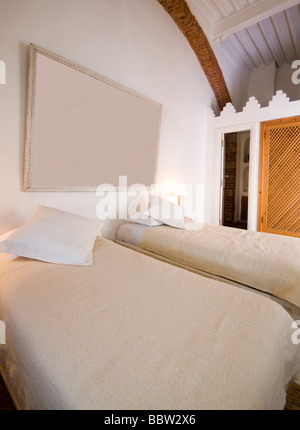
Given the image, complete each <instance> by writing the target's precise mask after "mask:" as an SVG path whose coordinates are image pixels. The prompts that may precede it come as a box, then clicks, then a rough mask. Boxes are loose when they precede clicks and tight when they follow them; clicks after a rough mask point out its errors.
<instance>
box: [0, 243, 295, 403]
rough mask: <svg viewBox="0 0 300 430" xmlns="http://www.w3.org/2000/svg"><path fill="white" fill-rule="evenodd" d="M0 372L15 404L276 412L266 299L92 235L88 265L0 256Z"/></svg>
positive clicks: (279, 395)
mask: <svg viewBox="0 0 300 430" xmlns="http://www.w3.org/2000/svg"><path fill="white" fill-rule="evenodd" d="M0 320H2V321H4V322H5V323H6V329H7V333H6V334H7V339H6V345H0V368H1V370H2V372H3V373H4V376H5V377H6V379H7V380H8V381H9V384H10V387H11V388H12V391H13V394H14V397H15V398H16V399H17V402H18V404H19V407H20V408H22V409H104V410H115V409H116V410H120V409H133V410H140V409H141V410H145V409H146V410H157V409H158V410H172V409H174V410H197V409H282V408H283V407H284V405H285V390H284V387H285V386H286V385H287V383H288V382H289V381H290V379H291V378H292V376H293V375H294V374H295V373H296V372H297V371H298V370H300V357H299V345H298V346H297V345H295V344H294V343H293V342H292V336H293V334H294V332H295V330H294V329H293V328H292V319H291V317H290V316H289V315H288V313H287V312H286V311H285V310H284V309H283V308H282V307H281V306H279V305H278V304H277V303H274V302H273V301H271V300H269V299H267V298H265V297H261V296H259V295H257V294H253V293H251V292H248V291H244V290H242V289H239V288H236V287H233V286H230V285H224V284H222V283H221V282H216V281H213V280H210V279H207V278H204V277H202V276H199V275H196V274H193V273H190V272H187V271H186V270H182V269H179V268H177V267H173V266H171V265H169V264H165V263H163V262H160V261H158V260H154V259H152V258H149V257H147V256H145V255H142V254H140V253H137V252H134V251H132V250H129V249H126V248H125V247H122V246H119V245H117V244H115V243H113V242H111V241H109V240H106V239H101V238H98V239H97V241H96V244H95V248H94V264H93V265H92V266H88V267H74V266H73V267H71V266H59V265H53V264H48V263H42V262H38V261H33V260H26V259H17V260H14V261H10V260H5V261H3V262H2V263H0Z"/></svg>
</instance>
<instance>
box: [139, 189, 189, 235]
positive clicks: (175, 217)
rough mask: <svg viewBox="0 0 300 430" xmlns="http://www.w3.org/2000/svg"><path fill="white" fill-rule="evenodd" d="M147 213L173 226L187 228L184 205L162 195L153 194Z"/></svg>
mask: <svg viewBox="0 0 300 430" xmlns="http://www.w3.org/2000/svg"><path fill="white" fill-rule="evenodd" d="M146 214H147V215H148V216H151V217H152V218H154V219H156V220H159V221H161V222H162V223H163V224H166V225H169V226H171V227H175V228H185V225H184V212H183V208H182V206H179V205H176V204H175V203H172V202H170V201H169V200H167V199H164V198H162V197H160V196H157V195H153V194H152V195H151V200H150V207H149V209H148V210H147V211H146Z"/></svg>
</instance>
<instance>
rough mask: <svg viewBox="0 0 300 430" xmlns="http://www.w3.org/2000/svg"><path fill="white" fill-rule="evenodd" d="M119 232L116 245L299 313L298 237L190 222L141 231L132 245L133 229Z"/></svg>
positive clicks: (299, 246) (299, 252) (134, 228)
mask: <svg viewBox="0 0 300 430" xmlns="http://www.w3.org/2000/svg"><path fill="white" fill-rule="evenodd" d="M121 227H122V229H119V232H118V238H120V240H124V241H126V240H127V241H128V242H127V243H129V241H130V239H131V243H132V244H134V245H135V246H138V247H140V248H141V249H143V250H147V251H149V252H151V253H153V254H156V255H160V256H163V257H166V258H168V259H169V260H171V261H175V262H178V263H181V264H183V265H186V266H187V267H193V268H195V269H199V270H202V271H204V272H206V273H211V274H214V275H218V276H221V277H223V278H227V279H230V280H232V281H236V282H239V283H241V284H244V285H247V286H250V287H253V288H256V289H258V290H260V291H264V292H266V293H269V294H272V295H273V296H275V297H278V298H280V299H283V300H285V301H287V302H289V303H292V304H293V305H295V306H297V307H298V308H300V240H299V239H298V238H294V237H287V236H279V235H274V234H267V233H258V232H251V231H247V230H240V229H235V228H229V227H222V226H215V225H211V224H202V223H193V222H192V223H187V224H186V229H185V230H182V229H181V230H179V229H174V228H170V227H167V226H159V227H153V228H147V229H145V230H144V231H143V232H142V235H141V237H140V239H139V241H138V240H133V238H134V236H135V237H137V236H138V235H137V233H134V234H133V231H134V230H136V226H135V225H134V224H132V225H131V226H130V227H129V226H128V227H126V225H124V227H123V226H121ZM122 231H123V232H122ZM129 231H131V233H129ZM126 235H127V239H126Z"/></svg>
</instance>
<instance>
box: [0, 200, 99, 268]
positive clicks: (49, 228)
mask: <svg viewBox="0 0 300 430" xmlns="http://www.w3.org/2000/svg"><path fill="white" fill-rule="evenodd" d="M102 225H103V224H102V223H99V221H94V220H90V219H87V218H84V217H81V216H79V215H75V214H71V213H69V212H64V211H61V210H59V209H54V208H48V207H45V206H38V207H37V209H36V211H35V213H34V215H33V216H32V217H31V218H30V219H29V220H28V221H27V222H26V223H25V224H24V225H23V226H22V227H20V228H19V229H17V230H15V231H13V232H12V233H11V234H10V235H7V234H5V235H2V236H1V237H0V252H6V253H9V254H13V255H14V256H19V257H26V258H32V259H36V260H41V261H46V262H48V263H56V264H67V265H78V266H89V265H91V264H92V263H93V247H94V243H95V240H96V237H97V236H98V235H100V229H101V227H102Z"/></svg>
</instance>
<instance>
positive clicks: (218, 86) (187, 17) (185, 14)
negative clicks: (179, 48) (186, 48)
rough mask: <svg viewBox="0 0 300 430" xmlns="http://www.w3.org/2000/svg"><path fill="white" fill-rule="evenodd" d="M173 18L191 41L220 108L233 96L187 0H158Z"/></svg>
mask: <svg viewBox="0 0 300 430" xmlns="http://www.w3.org/2000/svg"><path fill="white" fill-rule="evenodd" d="M157 1H158V2H159V3H160V4H161V5H162V6H163V7H164V9H165V10H166V11H167V12H168V13H169V14H170V16H171V17H172V18H173V20H174V21H175V23H176V24H177V26H178V27H179V29H180V30H181V31H182V33H183V34H184V36H185V37H186V38H187V40H188V42H189V43H190V45H191V47H192V49H193V51H194V52H195V54H196V56H197V58H198V60H199V62H200V64H201V67H202V69H203V71H204V73H205V75H206V77H207V79H208V81H209V84H210V86H211V88H212V90H213V92H214V94H215V96H216V99H217V103H218V105H219V108H220V110H222V109H223V108H224V107H225V105H226V103H229V102H231V97H230V94H229V91H228V88H227V85H226V82H225V80H224V76H223V73H222V70H221V68H220V66H219V63H218V60H217V58H216V56H215V54H214V52H213V50H212V48H211V46H210V44H209V41H208V40H207V37H206V36H205V34H204V32H203V30H202V28H201V27H200V25H199V23H198V21H197V20H196V18H195V17H194V15H193V14H192V12H191V10H190V8H189V6H188V5H187V3H186V1H185V0H157Z"/></svg>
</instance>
